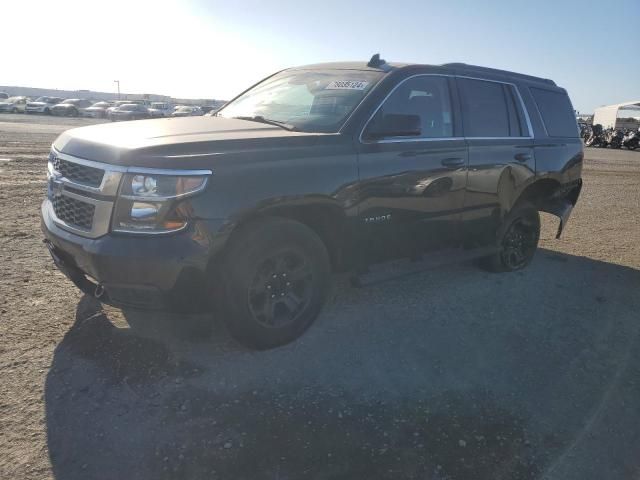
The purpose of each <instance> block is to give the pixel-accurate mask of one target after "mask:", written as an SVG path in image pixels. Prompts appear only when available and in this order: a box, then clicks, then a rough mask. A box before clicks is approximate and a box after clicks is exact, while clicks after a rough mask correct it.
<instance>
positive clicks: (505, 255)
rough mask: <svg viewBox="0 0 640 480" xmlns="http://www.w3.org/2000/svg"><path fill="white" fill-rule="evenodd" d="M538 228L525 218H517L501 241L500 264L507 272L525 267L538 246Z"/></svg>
mask: <svg viewBox="0 0 640 480" xmlns="http://www.w3.org/2000/svg"><path fill="white" fill-rule="evenodd" d="M538 236H539V226H538V225H536V224H535V222H534V221H532V220H530V219H527V218H526V217H519V218H517V219H516V220H515V221H514V222H513V223H512V224H511V225H510V226H509V228H508V229H507V231H506V233H505V235H504V237H503V239H502V251H501V252H500V255H501V257H502V263H503V264H504V266H505V267H506V268H507V269H508V270H520V269H521V268H523V267H525V266H526V265H527V264H528V263H529V261H530V260H531V257H533V254H534V253H535V251H536V248H537V246H538Z"/></svg>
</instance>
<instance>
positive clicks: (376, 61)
mask: <svg viewBox="0 0 640 480" xmlns="http://www.w3.org/2000/svg"><path fill="white" fill-rule="evenodd" d="M385 63H386V62H385V61H384V60H382V59H381V58H380V54H379V53H376V54H375V55H374V56H372V57H371V60H369V63H367V67H371V68H378V67H380V66H381V65H384V64H385Z"/></svg>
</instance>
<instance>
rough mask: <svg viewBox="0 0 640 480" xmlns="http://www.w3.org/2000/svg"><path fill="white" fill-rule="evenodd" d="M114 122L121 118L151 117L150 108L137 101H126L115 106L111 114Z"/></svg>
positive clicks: (137, 118) (139, 118)
mask: <svg viewBox="0 0 640 480" xmlns="http://www.w3.org/2000/svg"><path fill="white" fill-rule="evenodd" d="M109 118H110V119H111V121H112V122H117V121H120V120H142V119H144V118H151V114H150V113H149V109H148V108H147V107H145V106H144V105H140V104H137V103H125V104H124V105H120V106H119V107H116V108H114V109H113V110H112V111H111V114H110V116H109Z"/></svg>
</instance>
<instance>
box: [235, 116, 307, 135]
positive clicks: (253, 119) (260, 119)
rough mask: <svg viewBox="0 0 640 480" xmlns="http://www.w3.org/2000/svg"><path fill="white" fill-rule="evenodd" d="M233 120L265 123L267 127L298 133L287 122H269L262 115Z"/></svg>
mask: <svg viewBox="0 0 640 480" xmlns="http://www.w3.org/2000/svg"><path fill="white" fill-rule="evenodd" d="M233 118H237V119H238V120H248V121H250V122H259V123H266V124H267V125H274V126H276V127H280V128H284V129H285V130H289V131H290V132H296V131H298V128H297V127H294V126H293V125H291V124H288V123H287V122H280V121H278V120H271V119H270V118H264V117H263V116H262V115H254V116H252V117H248V116H245V117H233Z"/></svg>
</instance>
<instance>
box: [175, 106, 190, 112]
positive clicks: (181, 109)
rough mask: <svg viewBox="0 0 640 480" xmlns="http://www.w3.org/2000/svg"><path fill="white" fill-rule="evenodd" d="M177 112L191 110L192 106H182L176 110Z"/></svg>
mask: <svg viewBox="0 0 640 480" xmlns="http://www.w3.org/2000/svg"><path fill="white" fill-rule="evenodd" d="M176 111H177V112H190V111H191V107H180V108H178V109H177V110H176Z"/></svg>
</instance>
